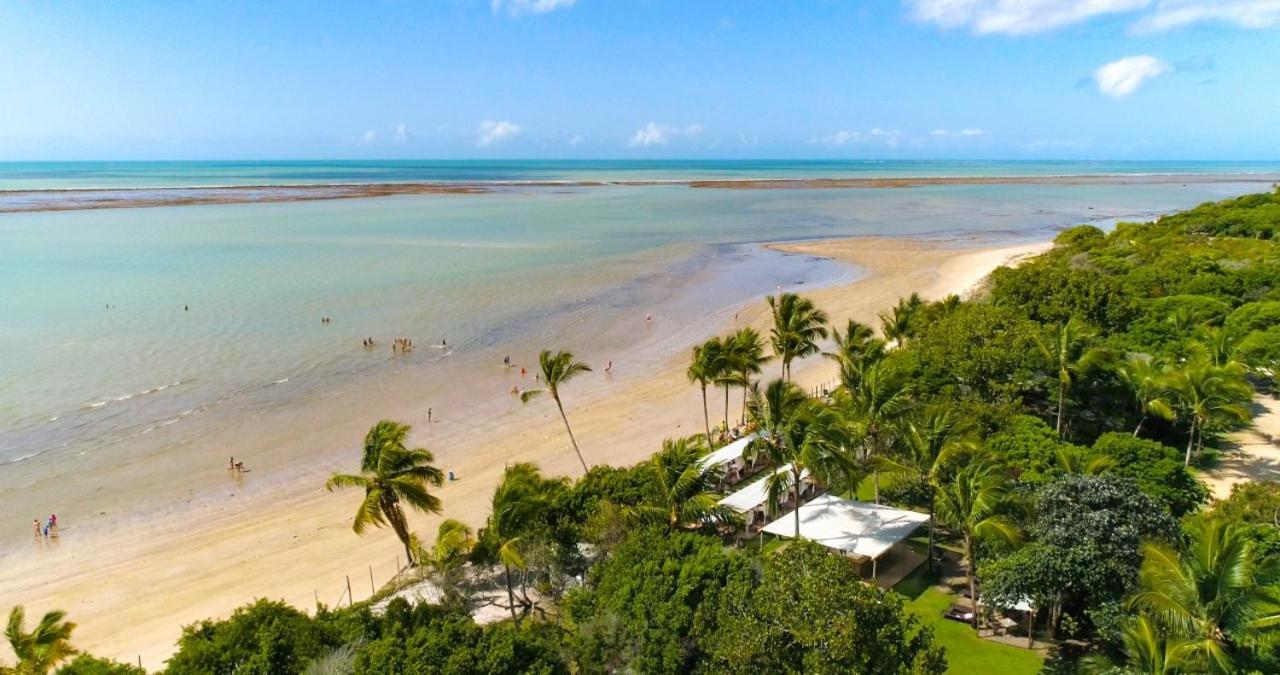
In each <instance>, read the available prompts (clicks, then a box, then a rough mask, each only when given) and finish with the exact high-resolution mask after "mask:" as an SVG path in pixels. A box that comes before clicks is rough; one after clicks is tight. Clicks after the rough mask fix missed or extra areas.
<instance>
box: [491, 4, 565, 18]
mask: <svg viewBox="0 0 1280 675" xmlns="http://www.w3.org/2000/svg"><path fill="white" fill-rule="evenodd" d="M577 1H578V0H490V2H489V7H490V8H491V9H493V13H494V14H502V13H506V15H507V16H523V15H525V14H546V13H547V12H554V11H556V10H557V9H567V8H569V7H572V6H573V5H574V3H575V2H577Z"/></svg>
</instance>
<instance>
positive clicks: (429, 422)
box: [427, 408, 431, 424]
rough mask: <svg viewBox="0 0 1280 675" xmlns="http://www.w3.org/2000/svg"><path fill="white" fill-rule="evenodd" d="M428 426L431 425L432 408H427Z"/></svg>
mask: <svg viewBox="0 0 1280 675" xmlns="http://www.w3.org/2000/svg"><path fill="white" fill-rule="evenodd" d="M427 424H431V408H427Z"/></svg>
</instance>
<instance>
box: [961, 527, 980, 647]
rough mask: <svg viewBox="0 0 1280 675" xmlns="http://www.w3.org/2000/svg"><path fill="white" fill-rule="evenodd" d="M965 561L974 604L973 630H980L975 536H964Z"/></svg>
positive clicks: (970, 598)
mask: <svg viewBox="0 0 1280 675" xmlns="http://www.w3.org/2000/svg"><path fill="white" fill-rule="evenodd" d="M964 559H965V562H966V563H968V568H967V569H966V570H965V571H966V572H967V573H968V576H969V600H970V602H972V603H973V620H972V622H973V629H974V630H978V575H977V572H976V570H975V569H974V568H975V567H976V565H977V563H976V562H974V560H973V535H971V534H966V535H964Z"/></svg>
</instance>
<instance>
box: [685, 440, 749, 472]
mask: <svg viewBox="0 0 1280 675" xmlns="http://www.w3.org/2000/svg"><path fill="white" fill-rule="evenodd" d="M755 437H756V435H755V434H751V435H750V436H743V437H742V438H739V439H738V440H736V441H734V442H732V443H730V444H728V445H726V446H724V447H723V448H720V449H719V450H715V451H713V452H711V453H708V454H707V455H706V456H704V457H703V458H702V459H701V460H699V466H701V467H702V468H704V469H706V468H710V467H713V466H721V465H723V464H728V463H729V462H732V461H733V460H735V459H742V453H743V452H744V451H745V450H746V449H747V445H748V444H750V443H751V439H753V438H755Z"/></svg>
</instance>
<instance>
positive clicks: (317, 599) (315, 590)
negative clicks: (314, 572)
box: [311, 588, 320, 609]
mask: <svg viewBox="0 0 1280 675" xmlns="http://www.w3.org/2000/svg"><path fill="white" fill-rule="evenodd" d="M311 592H312V593H315V594H316V609H320V589H318V588H313V589H311Z"/></svg>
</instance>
